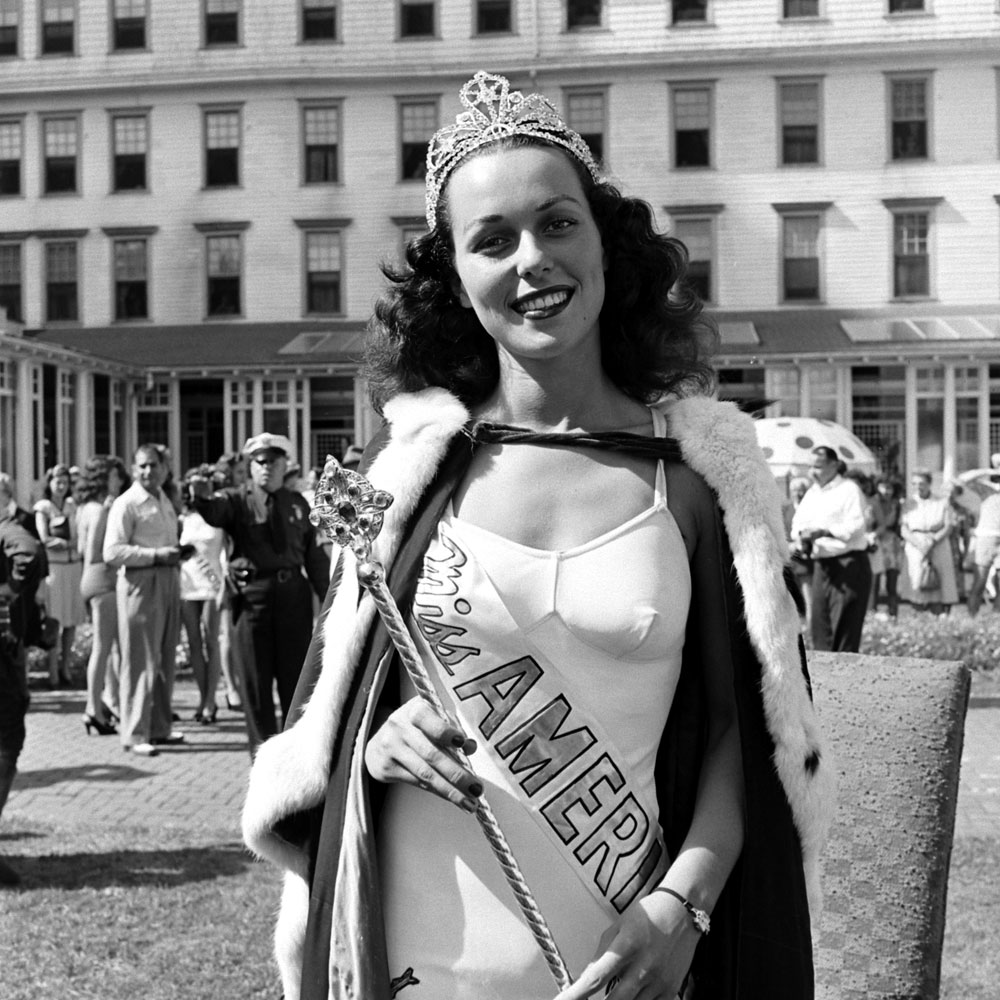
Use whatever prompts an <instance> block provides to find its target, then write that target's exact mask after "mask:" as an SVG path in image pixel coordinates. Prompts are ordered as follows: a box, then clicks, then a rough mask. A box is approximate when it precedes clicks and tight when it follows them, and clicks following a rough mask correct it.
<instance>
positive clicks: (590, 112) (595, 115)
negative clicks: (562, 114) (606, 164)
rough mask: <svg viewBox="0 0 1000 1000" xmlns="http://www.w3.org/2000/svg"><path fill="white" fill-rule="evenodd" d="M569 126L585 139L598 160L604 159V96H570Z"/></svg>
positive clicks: (567, 111) (568, 109)
mask: <svg viewBox="0 0 1000 1000" xmlns="http://www.w3.org/2000/svg"><path fill="white" fill-rule="evenodd" d="M566 116H567V124H568V125H569V126H570V128H572V129H575V130H576V131H577V132H579V133H580V135H581V136H582V137H583V140H584V142H586V143H587V145H588V146H589V147H590V151H591V153H593V154H594V158H595V159H596V160H601V159H603V157H604V94H570V95H569V99H568V100H567V105H566Z"/></svg>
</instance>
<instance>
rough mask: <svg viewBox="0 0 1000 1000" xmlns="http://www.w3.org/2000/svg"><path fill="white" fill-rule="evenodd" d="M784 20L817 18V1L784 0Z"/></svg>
mask: <svg viewBox="0 0 1000 1000" xmlns="http://www.w3.org/2000/svg"><path fill="white" fill-rule="evenodd" d="M784 15H785V17H786V18H794V17H819V0H785V3H784Z"/></svg>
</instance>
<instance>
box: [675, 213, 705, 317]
mask: <svg viewBox="0 0 1000 1000" xmlns="http://www.w3.org/2000/svg"><path fill="white" fill-rule="evenodd" d="M714 228H715V227H714V223H713V220H712V219H710V218H709V219H697V218H689V219H677V220H675V222H674V226H673V233H672V235H673V236H676V237H677V239H679V240H680V241H681V243H683V244H684V246H686V247H687V252H688V272H687V284H688V286H689V287H690V288H691V289H692V290H693V291H694V292H695V293H696V294H697V296H698V298H700V299H701V300H702V302H713V301H714V300H715V289H714V287H713V284H712V278H713V275H712V258H713V257H714V251H713V245H714V242H715V240H714Z"/></svg>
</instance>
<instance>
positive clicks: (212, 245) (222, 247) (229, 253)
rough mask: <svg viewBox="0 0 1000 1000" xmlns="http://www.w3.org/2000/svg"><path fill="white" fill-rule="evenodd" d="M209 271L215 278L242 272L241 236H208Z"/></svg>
mask: <svg viewBox="0 0 1000 1000" xmlns="http://www.w3.org/2000/svg"><path fill="white" fill-rule="evenodd" d="M208 273H209V275H210V276H212V277H213V278H215V277H227V276H231V275H238V274H239V273H240V238H239V237H238V236H209V237H208Z"/></svg>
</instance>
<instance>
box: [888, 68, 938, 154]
mask: <svg viewBox="0 0 1000 1000" xmlns="http://www.w3.org/2000/svg"><path fill="white" fill-rule="evenodd" d="M928 85H929V81H928V80H927V78H926V77H903V78H896V79H891V80H890V81H889V87H890V100H891V103H892V158H893V159H894V160H923V159H926V158H927V156H928V148H929V147H928V134H927V103H928V102H927V91H928Z"/></svg>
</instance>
